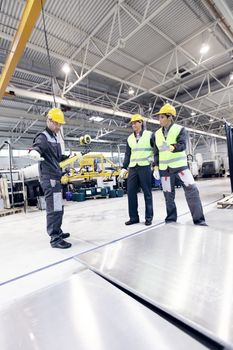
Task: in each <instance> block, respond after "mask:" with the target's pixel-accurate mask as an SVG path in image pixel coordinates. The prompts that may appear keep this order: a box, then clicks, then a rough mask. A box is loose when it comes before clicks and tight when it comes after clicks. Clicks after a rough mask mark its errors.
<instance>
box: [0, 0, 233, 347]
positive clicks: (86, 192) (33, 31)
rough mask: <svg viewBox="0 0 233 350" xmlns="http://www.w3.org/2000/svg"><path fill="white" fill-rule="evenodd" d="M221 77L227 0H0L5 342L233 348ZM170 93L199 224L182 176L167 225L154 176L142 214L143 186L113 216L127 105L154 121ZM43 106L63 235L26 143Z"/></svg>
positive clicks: (228, 84) (230, 146) (232, 176)
mask: <svg viewBox="0 0 233 350" xmlns="http://www.w3.org/2000/svg"><path fill="white" fill-rule="evenodd" d="M232 84H233V3H232V1H231V0H95V1H91V0H67V1H66V2H64V1H62V0H0V224H1V228H0V237H1V245H0V252H1V254H0V265H1V269H0V271H1V273H0V315H1V317H0V324H1V327H0V328H1V332H0V348H1V349H3V350H18V349H24V350H27V349H43V350H47V349H48V350H49V349H57V350H61V349H64V348H67V349H69V350H74V349H82V350H89V349H90V350H93V349H95V350H96V349H101V350H105V349H110V348H111V349H114V350H115V349H135V350H139V349H146V350H147V349H148V350H149V349H158V350H168V349H172V350H174V349H179V350H182V349H184V350H187V349H194V350H196V349H197V350H201V349H233V299H232V293H233V278H232V269H233V259H232V256H233V254H232V252H233V238H232V212H231V210H232V208H233V200H232V199H233V197H232V188H233V165H232V164H233V138H232V127H231V125H232V122H233V105H232V99H233V89H232ZM166 103H169V104H171V105H172V106H174V107H175V109H176V116H175V118H174V122H175V123H177V124H178V125H180V126H182V127H185V129H186V131H187V144H186V154H187V158H188V165H189V168H190V171H191V173H192V175H193V177H194V178H195V183H196V185H197V187H198V189H199V192H200V197H201V201H202V205H203V209H204V214H205V218H206V222H207V224H208V226H196V225H193V222H192V217H191V215H190V212H189V207H188V205H187V203H186V201H185V197H184V193H183V189H182V187H181V186H179V184H177V185H176V205H177V209H178V221H177V222H176V223H172V224H169V225H167V224H166V223H165V222H164V219H165V216H166V206H165V201H164V196H163V191H162V189H161V186H156V185H155V183H154V182H153V186H152V187H153V190H152V197H153V204H154V219H153V222H152V225H151V226H150V227H146V226H145V224H144V212H145V205H144V198H143V193H142V191H140V192H139V193H138V205H139V214H140V222H139V223H138V224H137V225H132V226H125V221H126V220H128V197H127V181H120V179H119V174H120V172H121V169H122V166H123V160H124V155H125V151H126V142H127V138H128V137H129V135H130V134H131V133H132V126H131V124H130V120H131V117H132V115H135V114H137V115H138V114H139V115H141V116H143V120H144V122H143V125H144V127H145V128H146V129H147V130H149V131H151V132H152V133H154V132H156V131H157V130H158V129H159V127H160V125H159V119H158V117H157V116H156V114H155V113H157V112H158V111H159V110H160V108H161V107H162V106H163V105H164V104H166ZM53 107H58V108H59V109H61V111H62V112H63V113H64V116H65V121H66V124H65V125H64V126H63V127H62V130H61V133H60V134H59V138H60V143H61V145H62V149H63V151H64V153H65V154H66V155H69V156H70V158H69V159H68V161H65V163H64V164H63V166H61V168H62V170H65V172H66V173H65V175H63V177H62V184H63V204H64V218H63V230H64V232H69V233H70V237H69V239H68V240H69V242H71V243H72V247H71V248H70V249H64V250H62V249H52V248H51V246H50V245H49V239H48V235H47V233H46V213H45V212H46V210H45V209H46V208H45V202H44V194H43V191H42V189H41V187H40V183H39V178H38V174H37V170H35V169H37V164H38V163H37V162H36V161H35V160H32V159H31V158H30V157H29V156H28V155H29V154H28V150H29V149H30V147H31V146H32V144H33V140H34V138H35V136H36V134H37V133H39V132H41V131H42V130H43V129H44V128H45V126H46V120H47V113H48V111H49V110H50V109H51V108H53ZM67 169H68V170H67ZM152 179H153V178H152ZM153 181H154V180H153ZM68 194H69V195H68ZM70 194H71V196H70Z"/></svg>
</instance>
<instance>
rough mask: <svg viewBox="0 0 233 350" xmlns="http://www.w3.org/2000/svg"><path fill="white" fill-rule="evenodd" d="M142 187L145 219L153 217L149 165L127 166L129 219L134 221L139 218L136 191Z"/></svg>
mask: <svg viewBox="0 0 233 350" xmlns="http://www.w3.org/2000/svg"><path fill="white" fill-rule="evenodd" d="M140 187H141V188H142V191H143V193H144V199H145V219H146V220H152V219H153V200H152V193H151V167H150V165H146V166H138V165H137V166H135V167H134V168H129V174H128V180H127V193H128V208H129V217H130V220H132V221H134V220H135V221H136V220H138V219H139V215H138V197H137V193H138V190H139V188H140Z"/></svg>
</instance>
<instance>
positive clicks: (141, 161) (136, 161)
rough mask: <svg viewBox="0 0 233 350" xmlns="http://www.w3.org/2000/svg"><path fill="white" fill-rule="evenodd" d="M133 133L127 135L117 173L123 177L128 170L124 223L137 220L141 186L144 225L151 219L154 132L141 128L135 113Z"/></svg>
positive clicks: (140, 122)
mask: <svg viewBox="0 0 233 350" xmlns="http://www.w3.org/2000/svg"><path fill="white" fill-rule="evenodd" d="M130 122H131V125H132V128H133V133H132V134H131V135H130V136H129V137H128V140H127V145H126V152H125V159H124V162H123V168H122V170H121V173H120V175H119V177H120V178H124V177H125V175H126V173H127V168H129V171H128V180H127V194H128V209H129V220H128V221H126V222H125V224H126V225H133V224H137V223H138V222H139V215H138V198H137V193H138V190H139V188H142V191H143V193H144V199H145V225H147V226H149V225H151V223H152V219H153V200H152V192H151V164H152V162H153V160H154V159H153V158H154V156H153V147H154V133H152V132H151V131H148V130H144V128H143V118H142V116H141V115H140V114H135V115H133V116H132V118H131V121H130Z"/></svg>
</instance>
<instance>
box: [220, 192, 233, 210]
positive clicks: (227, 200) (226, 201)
mask: <svg viewBox="0 0 233 350" xmlns="http://www.w3.org/2000/svg"><path fill="white" fill-rule="evenodd" d="M232 206H233V194H230V195H229V196H226V197H224V198H223V199H221V200H220V201H218V202H217V208H222V209H223V208H231V207H232Z"/></svg>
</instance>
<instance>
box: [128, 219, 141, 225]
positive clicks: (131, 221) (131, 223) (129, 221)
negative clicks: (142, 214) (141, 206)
mask: <svg viewBox="0 0 233 350" xmlns="http://www.w3.org/2000/svg"><path fill="white" fill-rule="evenodd" d="M138 223H139V219H137V220H131V219H129V220H128V221H126V222H125V225H127V226H128V225H134V224H138Z"/></svg>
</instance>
